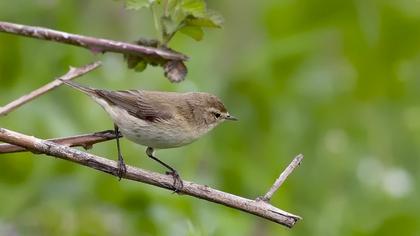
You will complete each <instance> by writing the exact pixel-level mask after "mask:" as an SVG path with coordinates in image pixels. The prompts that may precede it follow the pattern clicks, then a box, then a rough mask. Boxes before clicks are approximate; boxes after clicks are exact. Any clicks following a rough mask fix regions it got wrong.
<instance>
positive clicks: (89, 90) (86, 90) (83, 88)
mask: <svg viewBox="0 0 420 236" xmlns="http://www.w3.org/2000/svg"><path fill="white" fill-rule="evenodd" d="M59 80H60V81H61V82H63V83H64V84H66V85H68V86H70V87H72V88H74V89H77V90H79V91H81V92H83V93H86V94H87V95H94V94H95V89H93V88H89V87H86V86H83V85H80V84H78V83H75V82H72V81H69V80H63V79H59Z"/></svg>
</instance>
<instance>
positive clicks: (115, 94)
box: [61, 80, 237, 191]
mask: <svg viewBox="0 0 420 236" xmlns="http://www.w3.org/2000/svg"><path fill="white" fill-rule="evenodd" d="M61 81H62V82H63V83H65V84H67V85H69V86H70V87H73V88H75V89H77V90H80V91H82V92H83V93H85V94H87V95H89V96H90V97H91V98H92V99H93V100H94V101H95V102H97V103H98V104H99V105H101V106H102V107H103V108H104V109H105V111H106V112H107V113H108V114H109V115H110V116H111V118H112V120H113V121H114V129H115V134H116V136H117V137H118V134H120V133H121V134H122V135H123V136H124V137H126V138H127V139H128V140H131V141H132V142H135V143H137V144H141V145H144V146H147V149H146V154H147V156H149V157H150V158H152V159H153V160H155V161H157V162H159V163H160V164H161V165H163V166H165V167H166V168H168V169H169V171H168V172H167V174H170V175H172V176H173V178H174V186H173V187H174V190H175V191H179V190H180V189H181V188H182V187H183V185H182V180H181V178H180V177H179V175H178V173H177V171H176V170H175V169H174V168H172V167H171V166H169V165H168V164H166V163H164V162H163V161H161V160H159V159H158V158H156V157H155V155H154V150H155V149H166V148H175V147H180V146H184V145H187V144H189V143H191V142H193V141H195V140H197V139H198V138H199V137H201V136H202V135H204V134H206V133H207V132H209V131H210V130H211V129H213V128H214V127H215V126H217V125H218V124H220V123H222V122H223V121H225V120H237V119H236V118H235V117H233V116H231V115H230V114H229V112H228V111H227V110H226V108H225V106H224V105H223V103H222V102H221V101H220V99H219V98H218V97H216V96H214V95H211V94H208V93H198V92H189V93H176V92H158V91H145V90H122V91H109V90H103V89H95V88H89V87H86V86H82V85H80V84H77V83H74V82H70V81H66V80H61ZM117 149H118V170H119V171H118V176H119V177H120V179H121V177H122V176H123V175H124V174H125V172H126V166H125V163H124V160H123V157H122V155H121V150H120V144H119V139H118V138H117Z"/></svg>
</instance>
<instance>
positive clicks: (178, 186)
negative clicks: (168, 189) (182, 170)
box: [166, 170, 184, 193]
mask: <svg viewBox="0 0 420 236" xmlns="http://www.w3.org/2000/svg"><path fill="white" fill-rule="evenodd" d="M166 174H167V175H171V176H172V177H173V179H174V182H173V185H172V187H173V190H174V193H179V191H181V190H182V188H183V187H184V183H183V182H182V179H181V177H180V176H179V174H178V172H177V171H176V170H174V171H166Z"/></svg>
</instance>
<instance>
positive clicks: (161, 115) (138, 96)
mask: <svg viewBox="0 0 420 236" xmlns="http://www.w3.org/2000/svg"><path fill="white" fill-rule="evenodd" d="M95 92H96V94H97V95H98V97H100V98H103V99H104V100H106V101H107V102H108V103H109V104H110V105H115V106H118V107H120V108H122V109H124V110H126V111H127V112H128V113H129V114H130V115H132V116H135V117H137V118H139V119H142V120H146V121H150V122H155V121H157V120H168V119H170V118H172V114H171V113H170V110H169V106H168V105H167V104H164V103H162V102H161V101H160V99H156V97H155V96H153V95H151V96H144V93H146V92H145V91H141V90H126V91H107V90H96V91H95Z"/></svg>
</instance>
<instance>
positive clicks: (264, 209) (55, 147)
mask: <svg viewBox="0 0 420 236" xmlns="http://www.w3.org/2000/svg"><path fill="white" fill-rule="evenodd" d="M0 141H3V142H7V143H10V144H14V145H18V146H21V147H24V148H26V149H29V150H32V151H34V152H38V153H45V154H47V155H49V156H55V157H59V158H61V159H64V160H68V161H72V162H75V163H78V164H81V165H84V166H88V167H90V168H93V169H96V170H99V171H102V172H105V173H109V174H112V175H115V176H117V175H118V165H117V162H115V161H112V160H109V159H106V158H103V157H99V156H96V155H92V154H89V153H86V152H83V151H79V150H77V149H73V148H70V147H67V146H64V145H59V144H56V143H53V142H50V141H46V140H41V139H38V138H35V137H32V136H27V135H24V134H20V133H17V132H14V131H10V130H7V129H4V128H0ZM123 178H125V179H130V180H134V181H137V182H143V183H147V184H151V185H155V186H158V187H161V188H165V189H170V190H172V188H173V187H172V186H173V178H172V176H169V175H163V174H158V173H155V172H151V171H147V170H143V169H139V168H135V167H132V166H127V173H126V174H125V175H124V176H123ZM180 193H181V194H186V195H190V196H193V197H197V198H201V199H204V200H207V201H211V202H215V203H218V204H222V205H225V206H228V207H231V208H235V209H238V210H241V211H244V212H248V213H251V214H254V215H257V216H259V217H262V218H265V219H268V220H271V221H273V222H276V223H279V224H282V225H284V226H287V227H289V228H291V227H293V226H294V225H295V224H296V222H297V221H298V220H300V219H301V218H300V217H299V216H296V215H293V214H291V213H288V212H285V211H283V210H281V209H278V208H276V207H274V206H272V205H270V204H269V203H267V202H264V201H256V200H251V199H246V198H243V197H239V196H236V195H233V194H230V193H226V192H222V191H219V190H216V189H213V188H210V187H208V186H205V185H199V184H196V183H192V182H189V181H184V186H183V188H182V189H181V190H180Z"/></svg>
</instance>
